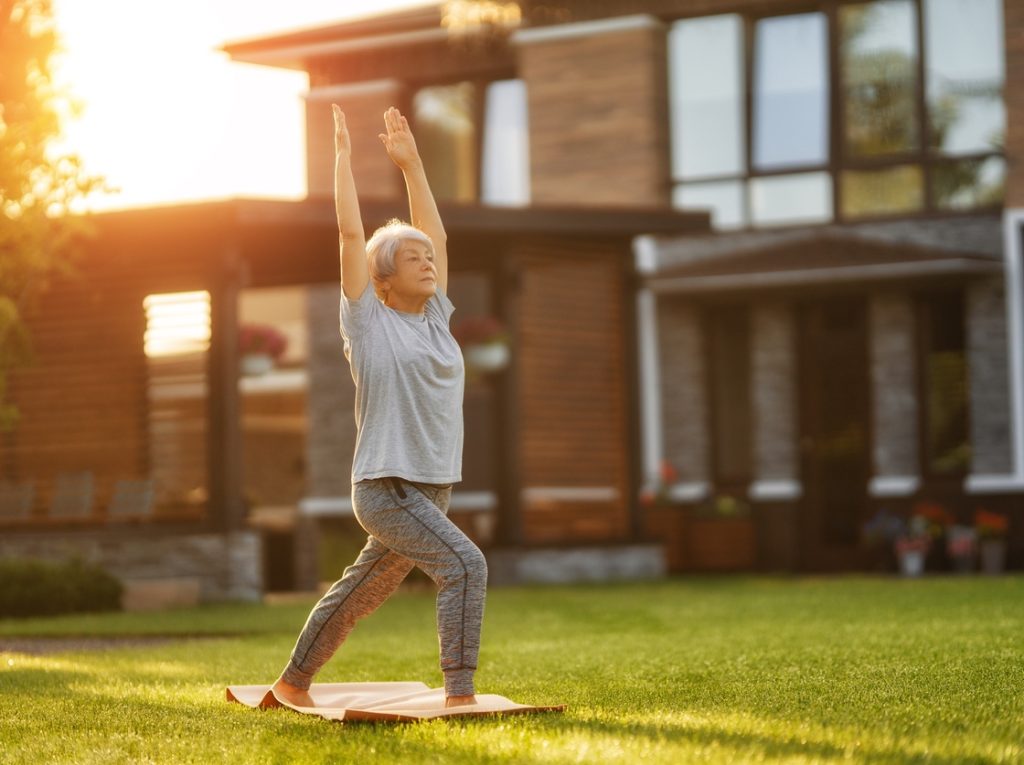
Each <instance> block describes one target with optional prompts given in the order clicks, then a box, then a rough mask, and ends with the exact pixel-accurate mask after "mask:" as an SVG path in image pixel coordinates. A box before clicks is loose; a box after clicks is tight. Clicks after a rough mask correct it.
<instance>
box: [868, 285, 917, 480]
mask: <svg viewBox="0 0 1024 765" xmlns="http://www.w3.org/2000/svg"><path fill="white" fill-rule="evenodd" d="M868 322H869V337H870V340H869V351H868V352H869V354H870V363H871V369H870V375H871V401H872V402H873V407H872V412H871V417H872V428H873V429H874V443H872V445H871V448H872V457H873V462H874V471H873V472H874V475H876V476H916V475H918V474H919V473H920V469H919V458H918V440H917V434H918V421H919V416H918V402H917V388H916V385H917V382H916V380H917V372H916V365H915V361H914V359H915V356H916V351H915V346H914V305H913V301H912V300H911V299H910V297H909V296H908V295H906V294H904V293H899V292H877V293H874V294H873V295H872V296H871V299H870V303H869V307H868Z"/></svg>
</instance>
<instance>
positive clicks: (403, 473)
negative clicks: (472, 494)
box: [340, 279, 465, 484]
mask: <svg viewBox="0 0 1024 765" xmlns="http://www.w3.org/2000/svg"><path fill="white" fill-rule="evenodd" d="M454 310H455V306H454V305H452V301H451V300H449V299H448V296H447V295H445V294H444V292H443V291H442V290H441V287H440V286H438V287H437V288H436V289H435V291H434V295H433V296H431V298H430V299H429V300H427V303H426V305H425V306H424V313H423V314H415V313H406V312H405V311H398V310H396V309H394V308H391V307H389V306H386V305H384V304H383V303H382V302H381V301H380V300H379V299H378V298H377V295H376V294H375V292H374V287H373V279H370V280H369V281H368V282H367V284H366V289H365V290H363V294H362V295H360V296H359V297H358V298H357V299H354V300H352V299H349V298H348V297H347V296H346V295H345V291H344V290H341V311H340V319H341V335H342V337H343V338H344V349H345V358H347V359H348V361H349V365H350V366H351V368H352V379H353V380H354V381H355V384H356V406H355V414H356V449H355V456H354V457H353V459H352V483H357V482H358V481H362V480H364V479H367V478H381V477H383V476H389V475H394V476H399V477H401V478H405V479H407V480H410V481H419V482H421V483H440V484H445V483H456V482H458V481H461V480H462V442H463V424H462V399H463V392H464V388H465V363H464V361H463V358H462V350H461V349H460V348H459V344H458V343H457V342H456V341H455V338H454V337H452V333H451V330H450V329H449V328H448V322H449V320H450V319H451V315H452V312H453V311H454Z"/></svg>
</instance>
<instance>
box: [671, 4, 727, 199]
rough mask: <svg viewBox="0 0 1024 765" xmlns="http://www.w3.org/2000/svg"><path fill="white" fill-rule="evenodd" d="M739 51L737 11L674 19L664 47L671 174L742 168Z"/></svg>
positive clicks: (713, 173)
mask: <svg viewBox="0 0 1024 765" xmlns="http://www.w3.org/2000/svg"><path fill="white" fill-rule="evenodd" d="M742 51H743V25H742V23H741V21H740V18H739V16H735V15H729V16H709V17H707V18H702V19H692V20H685V21H679V22H676V23H675V24H673V25H672V28H671V30H670V32H669V51H668V52H669V93H670V98H669V106H670V108H671V112H672V173H673V176H674V177H676V178H680V179H683V178H686V179H690V178H701V177H704V178H706V177H708V176H716V175H718V176H721V175H731V174H735V173H743V172H745V170H746V167H745V166H746V157H745V153H744V148H743V140H744V139H743V121H744V114H743V57H742Z"/></svg>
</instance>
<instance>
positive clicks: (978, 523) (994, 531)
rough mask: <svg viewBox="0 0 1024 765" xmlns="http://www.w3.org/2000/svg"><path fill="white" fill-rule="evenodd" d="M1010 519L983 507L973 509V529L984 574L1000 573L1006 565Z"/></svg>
mask: <svg viewBox="0 0 1024 765" xmlns="http://www.w3.org/2000/svg"><path fill="white" fill-rule="evenodd" d="M1009 527H1010V519H1009V518H1007V517H1006V516H1005V515H1002V514H1001V513H993V512H991V511H989V510H986V509H985V508H983V507H979V508H977V509H976V510H975V511H974V530H975V531H976V532H977V534H978V540H979V549H980V551H981V570H982V573H985V574H1000V573H1002V572H1003V569H1004V568H1005V567H1006V532H1007V530H1008V529H1009Z"/></svg>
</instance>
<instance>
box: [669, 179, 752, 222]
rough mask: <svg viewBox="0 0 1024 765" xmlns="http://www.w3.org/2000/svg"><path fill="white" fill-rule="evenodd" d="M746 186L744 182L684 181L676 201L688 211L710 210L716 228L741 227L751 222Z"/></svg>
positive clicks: (674, 203)
mask: <svg viewBox="0 0 1024 765" xmlns="http://www.w3.org/2000/svg"><path fill="white" fill-rule="evenodd" d="M743 187H744V183H743V181H710V182H707V183H684V184H682V185H681V186H676V188H675V191H674V192H673V198H672V204H673V206H675V207H677V208H680V209H684V210H707V211H710V212H711V226H712V228H716V229H730V228H739V227H740V226H743V225H744V224H745V223H746V222H747V215H746V211H745V210H744V205H743Z"/></svg>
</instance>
